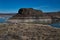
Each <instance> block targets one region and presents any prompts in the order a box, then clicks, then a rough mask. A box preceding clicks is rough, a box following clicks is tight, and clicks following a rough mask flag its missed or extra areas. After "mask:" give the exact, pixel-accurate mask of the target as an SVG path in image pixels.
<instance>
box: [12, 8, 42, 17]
mask: <svg viewBox="0 0 60 40" xmlns="http://www.w3.org/2000/svg"><path fill="white" fill-rule="evenodd" d="M26 16H27V17H29V16H31V17H32V16H43V12H42V11H41V10H36V9H33V8H21V9H19V10H18V13H17V14H16V15H14V16H13V17H12V18H17V17H26Z"/></svg>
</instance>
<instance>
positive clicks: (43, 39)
mask: <svg viewBox="0 0 60 40" xmlns="http://www.w3.org/2000/svg"><path fill="white" fill-rule="evenodd" d="M0 40H60V29H58V28H53V27H51V26H49V25H43V24H27V23H17V24H13V23H9V24H8V23H7V24H0Z"/></svg>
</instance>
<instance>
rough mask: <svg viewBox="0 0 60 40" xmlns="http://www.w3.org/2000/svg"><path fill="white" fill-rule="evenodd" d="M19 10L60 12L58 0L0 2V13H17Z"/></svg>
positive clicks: (7, 0)
mask: <svg viewBox="0 0 60 40" xmlns="http://www.w3.org/2000/svg"><path fill="white" fill-rule="evenodd" d="M20 8H34V9H37V10H42V11H43V12H56V11H60V0H0V13H17V12H18V10H19V9H20Z"/></svg>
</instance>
